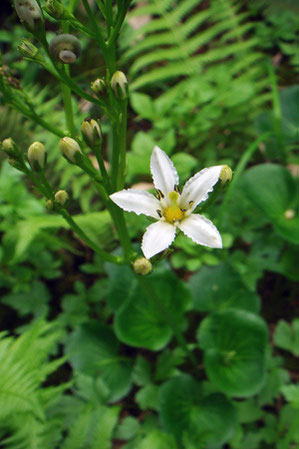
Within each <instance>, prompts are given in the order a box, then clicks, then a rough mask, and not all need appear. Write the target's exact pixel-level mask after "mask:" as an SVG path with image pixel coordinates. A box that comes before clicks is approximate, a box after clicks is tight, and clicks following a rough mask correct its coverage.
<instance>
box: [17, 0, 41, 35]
mask: <svg viewBox="0 0 299 449" xmlns="http://www.w3.org/2000/svg"><path fill="white" fill-rule="evenodd" d="M14 5H15V9H16V12H17V14H18V16H19V19H20V20H21V22H22V23H23V24H24V25H25V27H26V28H27V29H28V30H29V31H31V32H32V33H33V32H35V31H37V30H38V29H40V27H41V25H42V26H43V23H44V16H43V13H42V10H41V9H40V7H39V4H38V3H37V1H36V0H14Z"/></svg>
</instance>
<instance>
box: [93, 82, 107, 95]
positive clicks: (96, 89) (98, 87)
mask: <svg viewBox="0 0 299 449" xmlns="http://www.w3.org/2000/svg"><path fill="white" fill-rule="evenodd" d="M91 90H92V91H93V93H95V94H96V96H97V97H98V98H101V97H103V95H105V94H106V92H107V86H106V82H105V80H104V78H98V79H96V80H95V81H94V82H93V83H91Z"/></svg>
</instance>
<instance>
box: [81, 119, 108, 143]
mask: <svg viewBox="0 0 299 449" xmlns="http://www.w3.org/2000/svg"><path fill="white" fill-rule="evenodd" d="M81 131H82V134H83V137H84V140H85V142H86V145H88V146H89V147H90V148H93V147H95V146H97V145H101V143H102V140H103V137H102V131H101V127H100V124H99V123H98V122H97V121H96V120H94V119H91V120H89V119H85V120H84V122H82V125H81Z"/></svg>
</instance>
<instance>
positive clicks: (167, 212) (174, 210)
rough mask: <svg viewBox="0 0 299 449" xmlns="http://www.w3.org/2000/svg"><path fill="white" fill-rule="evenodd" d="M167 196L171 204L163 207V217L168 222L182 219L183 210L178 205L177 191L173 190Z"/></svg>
mask: <svg viewBox="0 0 299 449" xmlns="http://www.w3.org/2000/svg"><path fill="white" fill-rule="evenodd" d="M168 197H169V199H170V201H171V203H172V204H171V206H169V207H166V208H165V209H164V217H165V218H166V220H167V221H169V223H174V222H176V221H180V220H182V218H183V217H184V212H183V211H182V210H181V209H180V207H179V206H178V200H179V197H180V195H179V194H178V192H175V191H173V192H170V193H169V195H168Z"/></svg>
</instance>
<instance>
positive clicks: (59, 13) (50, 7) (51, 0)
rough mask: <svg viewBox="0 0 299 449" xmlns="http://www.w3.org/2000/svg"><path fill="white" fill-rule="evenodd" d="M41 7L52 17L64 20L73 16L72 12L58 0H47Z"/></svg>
mask: <svg viewBox="0 0 299 449" xmlns="http://www.w3.org/2000/svg"><path fill="white" fill-rule="evenodd" d="M43 8H44V10H45V11H46V12H47V13H48V14H49V16H51V17H53V18H54V19H58V20H66V19H70V18H71V17H73V16H72V14H71V13H70V12H69V11H68V10H67V9H66V8H65V7H64V6H63V5H62V3H61V2H60V1H58V0H47V1H46V4H45V6H44V7H43Z"/></svg>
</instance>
